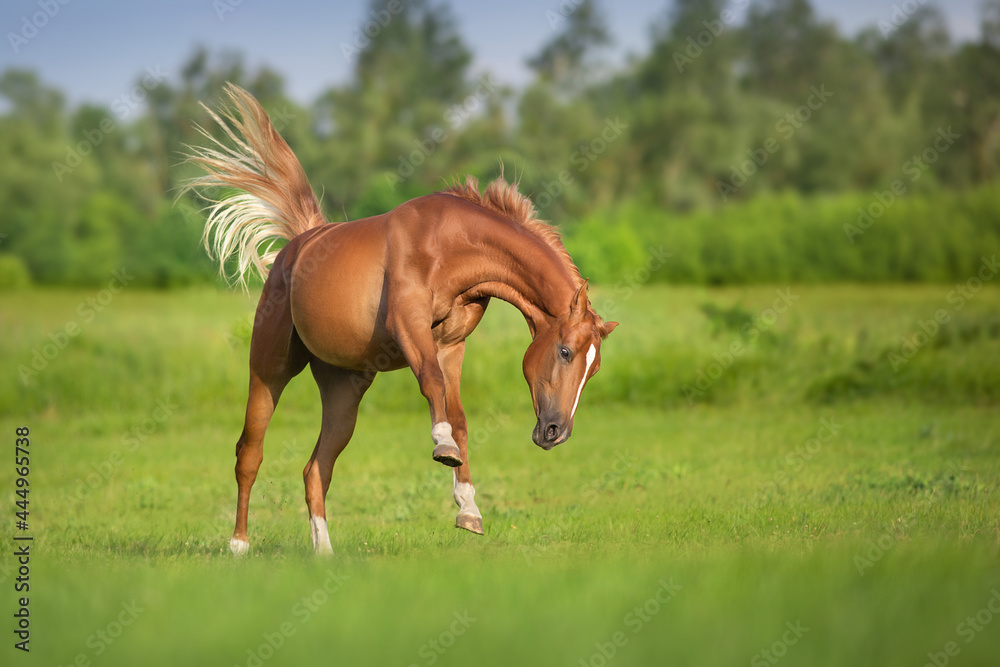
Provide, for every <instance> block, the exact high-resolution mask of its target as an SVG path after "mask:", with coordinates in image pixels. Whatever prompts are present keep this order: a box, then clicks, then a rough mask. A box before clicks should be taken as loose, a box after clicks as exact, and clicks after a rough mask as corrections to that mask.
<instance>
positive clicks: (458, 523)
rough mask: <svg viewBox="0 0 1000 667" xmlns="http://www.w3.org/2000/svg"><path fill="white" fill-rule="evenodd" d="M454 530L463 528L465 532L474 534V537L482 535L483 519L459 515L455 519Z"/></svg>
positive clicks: (469, 515)
mask: <svg viewBox="0 0 1000 667" xmlns="http://www.w3.org/2000/svg"><path fill="white" fill-rule="evenodd" d="M455 527H456V528H465V529H466V530H467V531H469V532H472V533H475V534H476V535H482V534H483V517H481V516H473V515H471V514H459V515H458V518H457V519H455Z"/></svg>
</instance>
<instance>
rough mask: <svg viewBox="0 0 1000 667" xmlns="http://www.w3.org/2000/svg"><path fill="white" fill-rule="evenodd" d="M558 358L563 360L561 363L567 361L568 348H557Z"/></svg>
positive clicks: (568, 355)
mask: <svg viewBox="0 0 1000 667" xmlns="http://www.w3.org/2000/svg"><path fill="white" fill-rule="evenodd" d="M559 356H560V357H562V358H563V361H569V357H570V351H569V348H568V347H566V346H565V345H563V346H562V347H560V348H559Z"/></svg>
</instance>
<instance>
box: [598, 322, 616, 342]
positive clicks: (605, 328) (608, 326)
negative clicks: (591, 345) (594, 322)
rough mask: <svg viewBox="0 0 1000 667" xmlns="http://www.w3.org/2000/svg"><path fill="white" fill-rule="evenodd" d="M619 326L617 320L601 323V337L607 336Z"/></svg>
mask: <svg viewBox="0 0 1000 667" xmlns="http://www.w3.org/2000/svg"><path fill="white" fill-rule="evenodd" d="M617 326H618V323H617V322H605V323H604V324H602V325H601V339H604V338H607V337H608V335H609V334H610V333H611V332H612V331H614V330H615V327H617Z"/></svg>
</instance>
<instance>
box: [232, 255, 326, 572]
mask: <svg viewBox="0 0 1000 667" xmlns="http://www.w3.org/2000/svg"><path fill="white" fill-rule="evenodd" d="M271 275H272V277H271V278H269V279H268V281H267V282H266V283H265V285H264V291H263V293H262V294H261V299H260V304H259V305H258V306H257V317H256V319H255V322H254V329H253V336H252V338H251V340H250V391H249V396H248V398H247V411H246V419H245V421H244V424H243V433H242V435H240V439H239V442H237V443H236V484H237V486H238V487H239V495H238V496H237V500H236V529H235V530H234V531H233V537H232V539H230V540H229V549H230V550H231V551H232V552H233V553H234V554H236V555H237V556H241V555H243V554H245V553H246V552H247V550H248V549H249V548H250V541H249V540H248V539H247V514H248V512H249V509H250V489H251V488H252V487H253V483H254V481H255V480H256V479H257V471H258V470H259V469H260V464H261V461H262V460H263V458H264V432H265V431H266V430H267V425H268V424H269V423H270V422H271V415H273V414H274V408H275V406H276V405H277V404H278V399H279V398H280V397H281V392H282V391H284V389H285V386H286V385H287V384H288V382H289V380H291V379H292V378H293V377H295V376H296V375H298V374H299V373H300V372H302V369H303V368H305V366H306V363H308V360H309V356H310V355H309V352H308V350H307V349H306V347H305V345H304V344H303V343H302V341H301V340H300V339H299V337H298V335H297V334H296V333H295V330H294V327H293V325H292V317H291V312H290V311H289V308H288V292H287V289H286V287H285V281H284V279H283V278H282V277H281V275H280V273H279V272H272V274H271Z"/></svg>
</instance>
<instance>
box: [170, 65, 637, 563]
mask: <svg viewBox="0 0 1000 667" xmlns="http://www.w3.org/2000/svg"><path fill="white" fill-rule="evenodd" d="M202 106H203V107H204V108H205V110H206V111H207V112H208V114H209V115H210V117H211V118H212V119H213V120H214V122H216V123H217V124H218V125H219V127H220V128H221V129H222V130H223V132H224V133H225V135H226V136H227V137H228V138H229V140H230V141H231V145H230V144H229V142H225V141H224V138H223V140H220V139H217V138H215V137H213V136H212V135H211V134H210V133H209V132H208V131H207V130H205V129H204V128H203V127H201V126H198V128H197V129H198V130H199V131H200V132H201V134H202V135H203V136H204V137H205V138H206V139H207V140H208V142H207V145H204V146H200V147H196V146H188V147H187V149H188V151H189V152H188V153H187V156H186V162H192V163H194V164H196V165H198V166H200V168H201V170H202V171H203V173H202V174H201V175H199V176H196V177H194V178H192V179H190V180H188V181H186V182H185V184H184V186H183V189H182V193H183V192H186V191H190V190H193V191H195V192H197V193H198V194H199V195H201V196H202V197H203V198H204V199H205V200H206V201H207V202H208V205H207V207H206V210H207V220H206V223H205V230H204V238H203V241H204V243H205V247H206V250H207V251H208V253H209V255H210V256H212V257H214V258H215V259H217V260H218V261H219V264H220V271H221V272H222V273H223V274H224V275H225V274H226V270H225V266H226V263H227V261H228V260H230V259H232V260H235V263H236V273H235V276H232V275H230V276H229V277H231V278H235V280H236V282H239V283H242V285H243V286H244V288H245V287H246V285H247V282H246V281H247V278H248V274H250V273H251V272H256V273H257V274H258V275H259V276H260V278H261V279H262V280H263V289H262V292H261V295H260V300H259V303H258V305H257V311H256V316H255V319H254V325H253V332H252V336H251V340H250V359H249V367H250V383H249V390H248V397H247V405H246V415H245V421H244V426H243V432H242V433H241V434H240V437H239V440H238V441H237V444H236V482H237V487H238V495H237V503H236V527H235V530H234V531H233V536H232V538H231V540H230V542H229V547H230V550H231V551H232V553H233V554H235V555H237V556H241V555H244V554H246V553H247V552H248V550H249V547H250V542H249V538H248V536H247V513H248V509H249V505H250V490H251V488H252V487H253V484H254V481H255V480H256V478H257V472H258V470H259V468H260V465H261V462H262V460H263V441H264V433H265V431H266V430H267V426H268V423H269V421H270V419H271V416H272V414H273V413H274V410H275V407H276V406H277V404H278V399H279V398H280V397H281V393H282V391H283V389H284V388H285V386H286V385H287V384H288V382H289V381H290V380H291V379H292V378H293V377H295V376H296V375H298V374H299V373H301V372H302V371H303V370H304V369H305V367H306V366H309V368H310V371H311V372H312V375H313V378H314V379H315V381H316V384H317V385H318V386H319V391H320V397H321V402H322V424H321V428H320V433H319V438H318V440H317V442H316V446H315V448H314V449H313V452H312V456H311V457H310V458H309V461H308V463H307V464H306V466H305V468H304V470H303V475H302V477H303V481H304V484H305V499H306V505H307V508H308V511H309V517H310V518H309V523H310V531H311V536H312V543H313V548H314V550H315V552H316V553H317V554H332V552H333V550H332V546H331V543H330V535H329V529H328V525H327V521H326V496H327V492H328V491H329V488H330V481H331V478H332V475H333V467H334V464H335V463H336V461H337V457H338V456H339V455H340V453H341V452H342V451H343V450H344V448H345V447H346V446H347V444H348V442H349V441H350V439H351V436H352V435H353V433H354V427H355V424H356V421H357V415H358V406H359V405H360V403H361V399H362V398H363V396H364V394H365V392H366V391H367V390H368V388H369V387H370V386H371V384H372V382H373V381H374V379H375V375H376V374H377V373H379V372H387V371H393V370H398V369H402V368H409V369H410V370H411V371H412V372H413V374H414V376H416V379H417V382H418V383H419V386H420V391H421V393H422V394H423V396H424V397H425V398H426V399H427V403H428V405H429V408H430V416H431V440H432V441H433V443H434V449H433V451H432V453H431V455H432V457H433V459H434V460H435V461H438V462H440V463H442V464H444V465H445V466H449V467H451V468H452V474H453V497H454V500H455V503H456V504H457V505H458V508H459V511H458V515H457V517H456V521H455V525H456V526H457V527H459V528H464V529H466V530H468V531H471V532H473V533H477V534H479V535H482V534H483V523H482V514H481V513H480V510H479V508H478V506H477V505H476V502H475V494H476V493H475V488H474V487H473V485H472V476H471V473H470V468H469V451H468V426H467V424H466V418H465V411H464V409H463V407H462V400H461V395H460V389H459V382H460V378H461V371H462V361H463V357H464V353H465V339H466V338H467V337H468V336H469V334H471V333H472V331H473V330H474V329H475V328H476V326H477V325H478V324H479V322H480V320H481V319H482V318H483V314H484V313H485V311H486V307H487V305H488V304H489V302H490V299H493V298H497V299H501V300H503V301H506V302H508V303H510V304H512V305H513V306H514V307H515V308H517V309H518V310H519V311H520V312H521V313H522V314H523V315H524V319H525V320H526V322H527V324H528V329H529V331H530V334H531V338H532V340H531V343H530V344H529V346H528V348H527V350H526V352H525V354H524V361H523V364H522V366H523V372H524V377H525V379H526V380H527V383H528V387H529V389H530V392H531V400H532V404H533V407H534V410H535V417H536V419H537V421H536V423H535V426H534V429H533V431H532V434H531V438H532V440H533V441H534V443H535V444H536V445H538V446H539V447H541V448H542V449H544V450H551V449H552V448H553V447H555V446H556V445H559V444H561V443H563V442H566V440H567V439H568V438H569V437H570V434H571V432H572V429H573V418H574V416H575V415H576V410H577V406H578V405H579V402H580V396H581V393H582V392H583V388H584V386H585V385H586V384H587V382H588V381H589V380H590V378H592V377H593V376H594V374H595V373H597V371H598V370H599V369H600V367H601V343H602V341H603V340H604V339H605V338H607V336H608V334H610V333H611V331H612V330H614V328H615V327H616V326H617V324H618V323H617V322H605V321H603V320H602V319H601V317H600V316H599V315H598V314H597V313H596V312H595V311H594V310H593V308H592V307H591V304H590V301H589V299H588V296H587V294H588V292H587V290H588V283H587V281H585V280H583V279H582V278H581V276H580V272H579V271H578V270H577V268H576V266H575V265H574V264H573V261H572V259H571V258H570V256H569V253H568V252H567V251H566V248H565V247H564V245H563V244H562V241H561V238H560V236H559V233H558V232H557V230H556V229H555V228H554V227H552V226H550V225H548V224H547V223H545V222H542V221H540V220H538V219H537V217H536V214H535V209H534V206H533V205H532V203H531V201H530V200H529V199H528V198H527V197H525V196H522V195H521V194H520V193H519V192H518V189H517V185H516V184H513V185H512V184H508V183H507V182H506V181H504V180H503V177H502V176H501V177H500V178H498V179H497V180H494V181H492V182H491V183H490V184H489V185H488V186H487V187H486V189H485V190H484V191H482V192H480V190H479V183H478V181H477V180H476V179H475V178H474V177H472V176H467V177H466V179H465V181H464V182H456V183H455V184H454V185H452V186H451V187H449V188H447V189H445V190H443V191H440V192H436V193H433V194H428V195H425V196H422V197H417V198H415V199H412V200H410V201H407V202H405V203H403V204H401V205H399V206H398V207H396V208H395V209H393V210H391V211H389V212H387V213H383V214H381V215H376V216H373V217H368V218H363V219H357V220H353V221H348V222H340V223H329V222H327V220H326V219H325V218H324V216H323V214H322V212H321V210H320V204H319V201H318V200H317V198H316V195H315V193H314V191H313V189H312V187H311V186H310V185H309V182H308V180H307V178H306V175H305V172H304V170H303V168H302V165H301V164H300V162H299V160H298V159H297V158H296V157H295V154H294V153H293V152H292V150H291V148H290V147H289V146H288V144H287V143H286V142H285V140H284V139H283V138H282V137H281V136H280V135H279V134H278V132H277V131H276V130H275V128H274V127H273V125H272V124H271V120H270V118H269V116H268V114H267V112H266V111H265V110H264V109H263V107H262V106H261V105H260V103H259V102H258V101H257V100H256V99H255V98H254V97H253V96H252V95H251V94H250V93H249V92H247V91H245V90H243V89H242V88H240V87H238V86H236V85H233V84H227V85H226V87H225V98H224V100H223V102H222V104H220V107H219V109H218V111H219V113H218V114H217V113H215V112H214V111H212V110H211V109H209V108H208V107H206V106H205V105H202ZM284 241H287V243H285V244H284V246H283V247H281V248H278V247H277V246H278V245H280V244H281V243H283V242H284Z"/></svg>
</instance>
